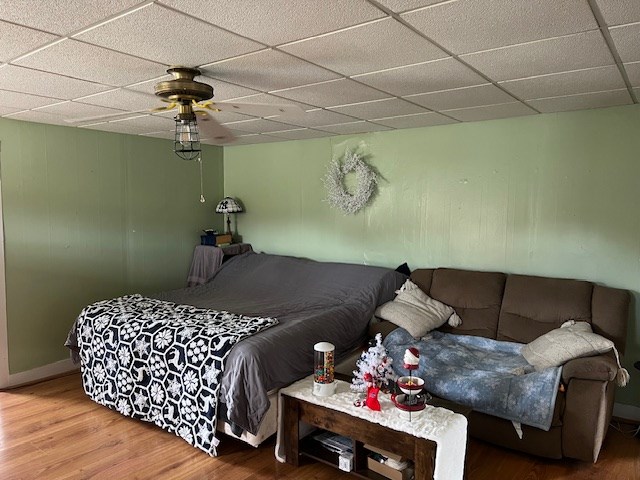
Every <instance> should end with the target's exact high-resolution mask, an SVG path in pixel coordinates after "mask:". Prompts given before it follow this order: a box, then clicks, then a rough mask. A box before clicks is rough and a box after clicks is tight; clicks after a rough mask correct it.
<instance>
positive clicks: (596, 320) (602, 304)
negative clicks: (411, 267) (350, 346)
mask: <svg viewBox="0 0 640 480" xmlns="http://www.w3.org/2000/svg"><path fill="white" fill-rule="evenodd" d="M411 279H412V281H413V282H414V283H416V284H417V285H419V286H420V288H421V289H422V290H424V291H425V292H426V293H427V294H428V295H430V296H431V297H433V298H435V299H437V300H439V301H441V302H443V303H446V304H447V305H451V306H452V307H454V308H455V310H456V312H457V313H458V315H459V316H460V317H461V318H462V321H463V323H462V325H461V326H460V327H458V328H455V329H453V328H451V327H449V326H446V325H445V326H444V327H441V330H442V331H447V332H451V333H456V334H465V335H479V336H483V337H488V338H493V339H497V340H507V341H514V342H521V343H528V342H530V341H532V340H534V339H535V338H537V337H538V336H540V335H543V334H544V333H546V332H548V331H550V330H553V329H555V328H558V327H559V326H560V325H561V324H562V323H564V322H565V321H567V320H576V321H586V322H589V323H590V324H591V326H592V328H593V331H594V332H595V333H598V334H600V335H602V336H604V337H607V338H609V339H611V340H612V341H613V342H614V343H615V345H616V347H617V348H618V350H619V351H620V353H623V352H624V347H625V341H626V331H627V323H628V319H629V302H630V295H629V292H628V291H626V290H620V289H615V288H607V287H602V286H599V285H595V284H593V283H591V282H585V281H578V280H566V279H557V278H545V277H533V276H526V275H513V274H511V275H508V274H504V273H498V272H476V271H466V270H454V269H448V268H438V269H419V270H416V271H414V272H413V273H412V274H411ZM393 328H395V326H393V325H392V324H388V323H387V322H381V323H379V324H374V325H373V329H374V330H381V331H384V330H386V331H390V329H393ZM616 372H617V365H616V362H615V359H614V357H613V356H612V355H599V356H595V357H588V358H580V359H576V360H572V361H569V362H568V363H567V364H566V365H565V366H564V368H563V372H562V384H561V391H560V392H559V393H558V397H557V401H556V407H555V412H554V419H553V423H552V426H551V429H550V430H549V431H548V432H546V431H543V430H540V429H537V428H533V427H528V426H526V425H523V426H522V430H523V434H524V435H523V438H522V440H520V439H519V438H518V436H517V435H516V432H515V429H514V428H513V425H512V424H511V422H510V421H507V420H503V419H500V418H497V417H493V416H490V415H486V414H482V413H478V412H473V413H472V414H471V417H470V419H469V433H470V435H471V436H473V437H476V438H479V439H482V440H486V441H489V442H491V443H494V444H498V445H502V446H504V447H508V448H513V449H516V450H520V451H523V452H527V453H531V454H535V455H540V456H544V457H550V458H562V457H570V458H576V459H580V460H585V461H592V462H595V461H596V460H597V459H598V454H599V453H600V447H601V446H602V441H603V440H604V437H605V435H606V432H607V427H608V424H609V420H610V418H611V412H612V409H613V399H614V392H615V382H614V379H615V375H616Z"/></svg>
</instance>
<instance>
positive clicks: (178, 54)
mask: <svg viewBox="0 0 640 480" xmlns="http://www.w3.org/2000/svg"><path fill="white" fill-rule="evenodd" d="M201 9H202V7H201ZM76 38H78V39H80V40H82V41H85V42H89V43H93V44H96V45H100V46H103V47H107V48H111V49H113V50H118V51H120V52H125V53H129V54H131V55H136V56H138V57H143V58H148V59H149V60H153V61H155V62H160V63H163V64H166V65H186V66H189V67H194V66H197V65H202V64H203V63H211V62H215V61H216V60H222V59H224V58H230V57H235V56H236V55H242V54H244V53H249V52H254V51H256V50H260V49H261V48H263V46H262V45H260V44H259V43H256V42H253V41H251V40H247V39H246V38H242V37H239V36H238V35H234V34H233V33H230V32H227V31H224V30H222V29H220V28H218V27H214V26H212V25H209V24H208V23H204V22H202V21H200V20H196V19H195V18H192V17H187V16H186V15H182V14H180V13H177V12H175V11H173V10H169V9H167V8H164V7H162V6H160V5H156V4H150V5H147V6H146V7H145V8H142V9H139V10H136V11H134V12H133V13H130V14H129V15H125V16H123V17H119V18H117V19H116V20H114V21H112V22H108V23H105V24H104V25H101V26H99V27H96V28H93V29H91V30H89V31H87V32H86V33H82V34H80V35H78V36H77V37H76ZM147 78H148V77H147Z"/></svg>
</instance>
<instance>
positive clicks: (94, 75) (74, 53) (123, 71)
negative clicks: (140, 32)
mask: <svg viewBox="0 0 640 480" xmlns="http://www.w3.org/2000/svg"><path fill="white" fill-rule="evenodd" d="M15 63H16V64H17V65H21V66H24V67H29V68H35V69H37V70H43V71H46V72H52V73H57V74H60V75H66V76H69V77H74V78H79V79H82V80H89V81H92V82H98V83H104V84H107V85H113V86H122V85H127V84H129V83H134V82H138V81H140V80H146V79H149V78H152V77H157V76H158V75H161V74H162V73H163V72H164V70H165V67H164V65H160V64H159V63H153V62H149V61H148V60H142V59H140V58H135V57H132V56H130V55H125V54H123V53H118V52H113V51H111V50H107V49H105V48H101V47H96V46H95V45H89V44H86V43H82V42H78V41H77V40H70V39H68V40H64V41H62V42H59V43H56V44H54V45H52V46H50V47H47V48H44V49H42V50H39V51H37V52H35V53H34V54H33V55H29V56H27V57H24V58H22V59H20V60H19V61H17V62H15Z"/></svg>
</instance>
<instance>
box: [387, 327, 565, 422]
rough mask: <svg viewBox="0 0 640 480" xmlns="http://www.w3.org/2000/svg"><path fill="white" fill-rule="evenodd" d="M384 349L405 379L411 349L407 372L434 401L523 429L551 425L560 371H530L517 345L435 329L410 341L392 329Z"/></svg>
mask: <svg viewBox="0 0 640 480" xmlns="http://www.w3.org/2000/svg"><path fill="white" fill-rule="evenodd" d="M384 345H385V347H386V348H387V350H388V352H389V355H390V356H391V357H392V358H393V369H394V370H395V372H396V373H397V374H398V375H408V371H407V370H405V369H404V368H403V356H404V352H405V350H406V349H407V348H409V347H417V348H418V350H419V351H420V364H419V369H418V370H416V371H414V373H413V374H414V375H415V376H418V377H422V378H423V379H424V380H425V388H426V389H427V390H428V391H429V392H430V393H432V394H434V395H436V396H438V397H441V398H446V399H448V400H452V401H454V402H457V403H460V404H461V405H466V406H469V407H472V408H473V409H474V410H476V411H478V412H483V413H488V414H490V415H495V416H496V417H500V418H505V419H507V420H512V421H514V422H519V423H522V424H524V425H531V426H533V427H537V428H541V429H543V430H549V428H550V427H551V420H552V419H553V410H554V407H555V403H556V395H557V392H558V384H559V383H560V374H561V371H562V369H561V368H560V367H554V368H548V369H546V370H543V371H541V372H536V371H534V369H533V367H532V366H531V365H529V364H528V363H527V361H526V360H525V359H524V357H523V356H522V355H521V354H520V351H521V350H522V347H524V345H523V344H520V343H512V342H500V341H497V340H491V339H489V338H484V337H474V336H470V335H452V334H448V333H442V332H437V331H434V332H431V333H429V334H427V335H426V336H425V337H423V338H422V339H421V340H414V338H413V337H412V336H411V335H409V333H408V332H407V331H406V330H404V329H402V328H398V329H396V330H394V331H393V332H391V334H390V335H389V336H388V337H387V338H386V339H385V340H384Z"/></svg>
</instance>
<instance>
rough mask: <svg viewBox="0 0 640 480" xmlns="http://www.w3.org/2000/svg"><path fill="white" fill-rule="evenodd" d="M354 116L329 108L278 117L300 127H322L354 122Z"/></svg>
mask: <svg viewBox="0 0 640 480" xmlns="http://www.w3.org/2000/svg"><path fill="white" fill-rule="evenodd" d="M354 120H355V119H354V118H353V117H348V116H346V115H342V114H340V113H336V112H331V111H329V110H320V109H318V110H311V111H307V112H303V113H300V114H296V115H288V116H286V117H280V118H278V121H282V122H284V123H288V124H290V125H297V126H299V127H320V126H322V125H335V124H337V123H349V122H353V121H354Z"/></svg>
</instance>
